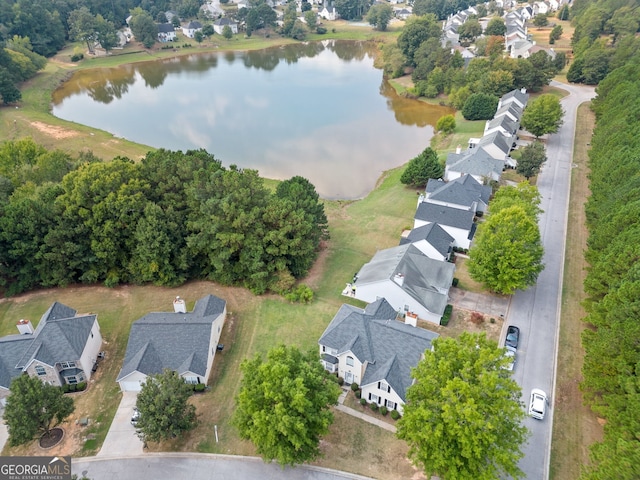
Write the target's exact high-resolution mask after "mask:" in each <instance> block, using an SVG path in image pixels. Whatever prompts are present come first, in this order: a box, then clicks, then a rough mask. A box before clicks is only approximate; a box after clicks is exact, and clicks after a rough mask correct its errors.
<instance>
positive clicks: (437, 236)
mask: <svg viewBox="0 0 640 480" xmlns="http://www.w3.org/2000/svg"><path fill="white" fill-rule="evenodd" d="M421 240H425V241H427V242H428V243H429V245H431V246H432V247H433V248H435V249H436V250H437V251H438V253H439V254H440V255H442V256H443V257H446V256H447V255H448V254H449V249H450V248H451V244H452V243H453V240H454V238H453V237H452V236H451V235H449V234H448V233H447V232H445V231H444V230H443V229H442V227H441V226H440V225H438V224H437V223H429V224H427V225H422V226H421V227H418V228H414V229H413V230H411V232H409V235H408V236H407V237H406V238H402V239H400V245H405V244H407V243H414V242H419V241H421Z"/></svg>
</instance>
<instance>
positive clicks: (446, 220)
mask: <svg viewBox="0 0 640 480" xmlns="http://www.w3.org/2000/svg"><path fill="white" fill-rule="evenodd" d="M474 217H475V213H474V212H471V211H468V210H461V209H459V208H453V207H447V206H444V205H438V204H435V203H429V202H424V201H423V202H421V203H420V204H419V205H418V208H417V210H416V214H415V216H414V217H413V228H418V227H421V226H423V225H427V224H429V223H437V224H438V225H440V227H442V229H443V230H444V231H445V232H447V233H448V234H449V235H451V236H452V237H453V239H454V242H455V244H454V245H455V246H456V247H460V248H469V246H470V245H471V240H472V239H473V236H474V234H475V231H476V224H475V223H474V221H473V219H474Z"/></svg>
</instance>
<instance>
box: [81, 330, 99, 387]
mask: <svg viewBox="0 0 640 480" xmlns="http://www.w3.org/2000/svg"><path fill="white" fill-rule="evenodd" d="M101 348H102V335H101V334H100V326H99V325H98V320H97V319H96V321H95V322H93V326H92V327H91V333H90V334H89V337H88V338H87V344H86V345H85V346H84V350H83V351H82V356H81V357H80V361H79V363H80V367H81V368H82V369H83V370H84V376H85V378H86V381H89V379H90V378H91V369H92V368H93V364H94V362H95V361H96V360H97V358H98V353H99V352H100V349H101Z"/></svg>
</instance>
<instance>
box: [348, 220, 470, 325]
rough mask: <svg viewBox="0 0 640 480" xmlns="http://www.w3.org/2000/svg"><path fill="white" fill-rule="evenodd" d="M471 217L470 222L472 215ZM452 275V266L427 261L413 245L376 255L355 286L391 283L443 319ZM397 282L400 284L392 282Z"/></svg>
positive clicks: (359, 275) (430, 260)
mask: <svg viewBox="0 0 640 480" xmlns="http://www.w3.org/2000/svg"><path fill="white" fill-rule="evenodd" d="M453 210H454V209H453ZM459 211H460V212H464V211H463V210H459ZM465 213H468V212H465ZM471 216H472V218H473V214H471ZM454 271H455V265H453V264H452V263H449V262H443V261H441V260H434V259H432V258H429V257H428V256H426V255H425V254H424V253H422V252H421V251H420V250H419V249H418V248H416V247H415V246H414V245H412V244H406V245H400V246H397V247H392V248H387V249H385V250H380V251H379V252H378V253H376V254H375V255H374V256H373V258H372V259H371V261H370V262H369V263H366V264H364V265H363V266H362V268H361V269H360V271H359V272H358V274H357V279H356V285H357V286H363V285H367V284H375V283H380V282H386V281H388V280H391V281H393V282H395V283H396V285H398V286H399V288H400V289H402V291H404V292H405V293H406V294H407V295H409V296H410V297H411V298H413V299H414V300H415V301H416V302H418V303H420V304H421V305H422V306H423V307H425V308H426V309H427V310H429V311H430V312H433V313H436V314H439V315H442V314H443V313H444V309H445V307H446V306H447V302H448V299H449V298H448V292H449V287H451V282H452V281H453V273H454ZM397 278H401V279H402V281H401V282H398V281H395V279H397Z"/></svg>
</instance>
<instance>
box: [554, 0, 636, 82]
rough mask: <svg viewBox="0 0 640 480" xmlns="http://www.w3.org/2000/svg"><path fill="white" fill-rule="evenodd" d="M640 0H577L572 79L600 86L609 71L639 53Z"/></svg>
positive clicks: (573, 14) (573, 11) (573, 17)
mask: <svg viewBox="0 0 640 480" xmlns="http://www.w3.org/2000/svg"><path fill="white" fill-rule="evenodd" d="M639 6H640V5H639V3H638V1H637V0H630V1H628V2H618V1H615V0H595V1H593V0H576V1H574V2H573V3H572V7H571V9H570V13H571V23H572V24H573V25H574V27H575V30H574V32H573V37H572V38H571V45H572V47H573V54H574V61H573V63H572V64H571V67H570V68H569V71H568V72H567V80H569V81H570V82H578V83H586V84H589V85H596V84H597V83H598V82H600V80H602V79H603V78H604V77H605V76H606V75H607V73H609V72H610V71H612V70H614V69H616V68H618V67H621V66H622V65H624V64H625V63H626V62H627V61H628V60H629V59H630V58H632V57H634V56H636V55H637V54H638V50H639V49H640V38H637V37H636V33H637V32H638V30H639V29H640V8H639Z"/></svg>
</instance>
